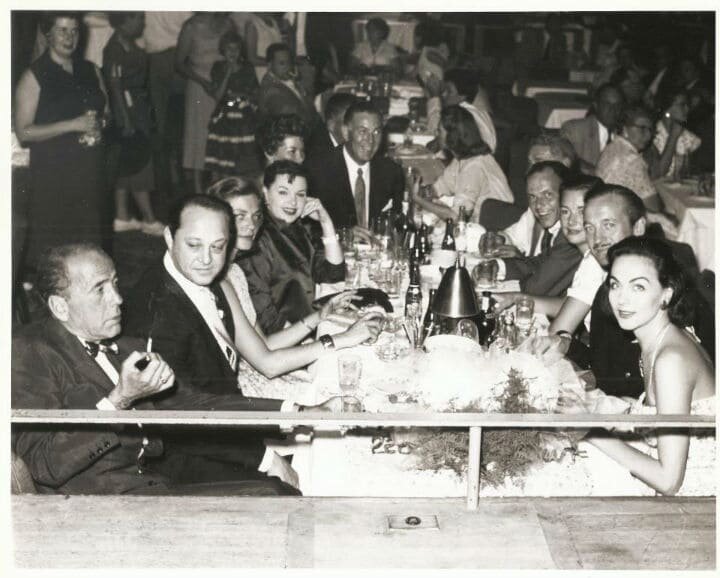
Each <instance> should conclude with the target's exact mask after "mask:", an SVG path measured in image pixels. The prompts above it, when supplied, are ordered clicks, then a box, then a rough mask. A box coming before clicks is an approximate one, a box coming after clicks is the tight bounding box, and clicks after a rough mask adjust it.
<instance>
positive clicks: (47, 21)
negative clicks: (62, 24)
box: [38, 11, 82, 34]
mask: <svg viewBox="0 0 720 578" xmlns="http://www.w3.org/2000/svg"><path fill="white" fill-rule="evenodd" d="M59 18H72V19H73V20H75V21H76V22H77V23H78V25H82V18H81V17H80V13H79V12H70V11H53V12H43V13H42V15H41V16H40V22H39V24H38V25H39V26H40V32H42V33H43V34H47V33H48V32H50V29H51V28H52V27H53V26H55V21H56V20H58V19H59Z"/></svg>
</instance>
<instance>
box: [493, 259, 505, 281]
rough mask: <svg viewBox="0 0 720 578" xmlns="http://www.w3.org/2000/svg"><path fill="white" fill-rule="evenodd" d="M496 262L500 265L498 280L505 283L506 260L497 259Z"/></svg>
mask: <svg viewBox="0 0 720 578" xmlns="http://www.w3.org/2000/svg"><path fill="white" fill-rule="evenodd" d="M495 262H496V263H497V264H498V274H497V280H498V281H505V276H506V275H507V268H506V267H505V259H495Z"/></svg>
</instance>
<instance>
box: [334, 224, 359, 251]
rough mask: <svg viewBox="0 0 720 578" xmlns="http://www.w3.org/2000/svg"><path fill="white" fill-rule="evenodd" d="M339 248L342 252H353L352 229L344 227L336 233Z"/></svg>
mask: <svg viewBox="0 0 720 578" xmlns="http://www.w3.org/2000/svg"><path fill="white" fill-rule="evenodd" d="M338 237H339V239H340V246H341V247H342V249H343V252H345V253H347V252H349V251H353V252H354V251H355V233H354V231H353V229H352V227H344V228H342V229H340V231H339V232H338Z"/></svg>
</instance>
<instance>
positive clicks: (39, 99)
mask: <svg viewBox="0 0 720 578" xmlns="http://www.w3.org/2000/svg"><path fill="white" fill-rule="evenodd" d="M40 28H41V30H42V32H43V33H44V34H45V35H46V37H47V40H48V48H47V50H46V51H45V52H44V53H43V54H42V55H41V56H40V57H39V58H38V59H37V60H35V62H33V63H32V64H31V65H30V68H29V69H28V70H26V71H25V72H24V73H23V75H22V77H21V79H20V82H19V83H18V87H17V91H16V98H15V106H16V109H15V129H16V131H17V136H18V138H19V139H20V141H21V142H22V143H24V144H26V145H29V146H30V178H31V199H30V203H29V205H30V208H29V213H30V215H29V216H30V234H29V249H28V260H29V262H30V263H34V262H35V261H36V260H37V257H38V255H39V253H40V252H42V251H43V250H44V249H46V248H48V247H51V246H54V245H57V244H60V243H68V242H78V241H90V242H95V243H100V244H102V245H104V248H105V249H106V250H107V249H109V248H110V247H109V245H110V242H111V237H110V226H109V225H110V221H109V218H108V212H107V210H106V202H107V199H106V196H107V191H106V182H105V175H104V146H103V143H102V138H101V129H102V125H103V124H104V120H103V119H104V118H105V115H106V114H107V112H108V109H107V97H106V94H105V89H104V87H103V83H102V79H101V76H100V72H99V71H98V70H97V68H96V67H95V66H94V65H93V64H92V63H90V62H88V61H86V60H83V59H82V58H81V57H79V56H76V55H75V49H76V48H77V45H78V37H79V34H80V19H79V17H78V16H77V15H76V14H74V13H69V12H51V13H46V14H44V15H43V18H42V19H41V22H40Z"/></svg>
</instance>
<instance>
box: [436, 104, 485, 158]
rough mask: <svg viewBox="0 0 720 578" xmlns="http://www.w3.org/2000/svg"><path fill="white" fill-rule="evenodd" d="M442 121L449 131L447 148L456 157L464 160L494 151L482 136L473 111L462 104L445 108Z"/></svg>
mask: <svg viewBox="0 0 720 578" xmlns="http://www.w3.org/2000/svg"><path fill="white" fill-rule="evenodd" d="M440 122H441V123H442V126H443V128H444V129H445V131H446V132H447V138H446V139H445V142H446V145H447V148H448V149H449V150H450V152H452V154H453V156H454V157H455V158H456V159H458V160H462V159H467V158H470V157H474V156H477V155H487V154H490V153H491V152H492V151H491V150H490V147H489V146H488V145H487V143H486V142H485V141H484V140H483V139H482V137H481V136H480V130H479V129H478V127H477V124H475V118H474V117H473V115H472V113H470V112H469V111H467V110H465V109H464V108H463V107H462V106H458V105H454V106H448V107H447V108H445V109H443V111H442V116H441V118H440Z"/></svg>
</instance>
